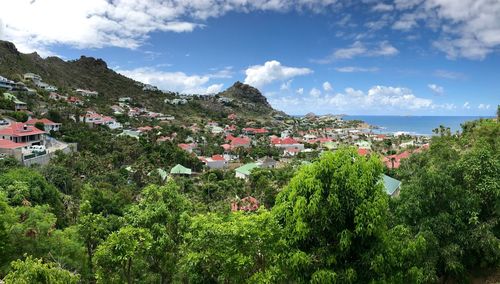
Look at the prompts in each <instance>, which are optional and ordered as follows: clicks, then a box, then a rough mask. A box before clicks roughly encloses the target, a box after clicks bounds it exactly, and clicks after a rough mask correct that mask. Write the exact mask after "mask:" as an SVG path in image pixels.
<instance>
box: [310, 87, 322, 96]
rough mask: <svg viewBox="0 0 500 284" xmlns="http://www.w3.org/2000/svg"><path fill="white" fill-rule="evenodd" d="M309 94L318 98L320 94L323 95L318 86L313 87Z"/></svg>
mask: <svg viewBox="0 0 500 284" xmlns="http://www.w3.org/2000/svg"><path fill="white" fill-rule="evenodd" d="M309 95H310V96H311V97H314V98H318V97H319V96H321V91H320V90H318V89H316V88H312V89H311V91H309Z"/></svg>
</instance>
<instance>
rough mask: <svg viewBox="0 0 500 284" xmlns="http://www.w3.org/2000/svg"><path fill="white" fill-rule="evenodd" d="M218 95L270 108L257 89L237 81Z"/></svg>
mask: <svg viewBox="0 0 500 284" xmlns="http://www.w3.org/2000/svg"><path fill="white" fill-rule="evenodd" d="M219 95H221V96H224V97H228V98H233V99H238V100H242V101H246V102H250V103H254V104H257V105H260V106H263V107H267V108H272V107H271V105H270V104H269V102H268V101H267V99H266V97H265V96H264V95H262V93H261V92H260V91H259V90H258V89H256V88H254V87H252V86H250V85H247V84H243V83H241V82H239V81H238V82H236V83H234V84H233V85H232V86H231V87H230V88H229V89H227V90H225V91H224V92H222V93H220V94H219Z"/></svg>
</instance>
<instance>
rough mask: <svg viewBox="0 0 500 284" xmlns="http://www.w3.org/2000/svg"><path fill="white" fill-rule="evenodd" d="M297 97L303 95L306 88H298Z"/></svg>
mask: <svg viewBox="0 0 500 284" xmlns="http://www.w3.org/2000/svg"><path fill="white" fill-rule="evenodd" d="M295 92H296V93H297V95H303V94H304V88H298V89H297V90H296V91H295Z"/></svg>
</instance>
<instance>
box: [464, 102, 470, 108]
mask: <svg viewBox="0 0 500 284" xmlns="http://www.w3.org/2000/svg"><path fill="white" fill-rule="evenodd" d="M462 107H463V108H464V109H470V104H469V102H465V103H464V105H463V106H462Z"/></svg>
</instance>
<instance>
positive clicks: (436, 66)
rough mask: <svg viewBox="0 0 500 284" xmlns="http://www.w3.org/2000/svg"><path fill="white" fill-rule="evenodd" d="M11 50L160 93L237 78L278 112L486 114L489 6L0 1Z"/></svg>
mask: <svg viewBox="0 0 500 284" xmlns="http://www.w3.org/2000/svg"><path fill="white" fill-rule="evenodd" d="M0 6H2V7H8V8H10V9H2V10H1V11H0V38H2V39H5V40H10V41H13V42H14V43H16V45H17V46H18V48H19V49H20V50H21V51H23V52H32V51H37V52H39V53H40V54H42V55H43V56H48V55H57V56H60V57H63V58H64V59H66V60H71V59H76V58H78V57H79V56H80V55H82V54H83V55H87V56H94V57H98V58H103V59H104V60H105V61H106V62H107V63H108V66H109V67H110V68H113V69H114V70H116V71H117V72H120V73H122V74H124V75H126V76H129V77H131V78H134V79H136V80H139V81H142V82H145V83H151V84H153V85H157V86H158V87H160V88H162V89H165V90H172V91H179V92H184V93H216V92H218V91H221V90H224V89H225V88H227V87H229V86H231V85H232V84H233V83H234V82H235V81H242V82H246V83H249V84H251V85H254V86H256V87H258V88H259V89H260V90H261V91H262V92H263V94H264V95H266V97H267V98H268V100H269V101H270V102H271V104H272V105H273V106H274V107H276V108H278V109H281V110H284V111H285V112H287V113H290V114H305V113H307V112H315V113H347V114H396V115H493V114H494V113H495V110H496V106H497V104H499V103H500V99H499V98H500V91H499V90H500V82H499V81H500V80H499V78H500V53H499V50H500V2H499V1H496V0H461V1H454V0H405V1H402V0H394V1H384V2H382V1H371V0H362V1H335V0H291V1H285V0H281V1H278V0H256V1H250V0H217V1H215V0H192V1H139V0H117V1H105V0H86V1H83V0H82V1H77V0H75V1H67V0H35V1H33V0H28V1H25V0H15V1H14V0H0Z"/></svg>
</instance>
